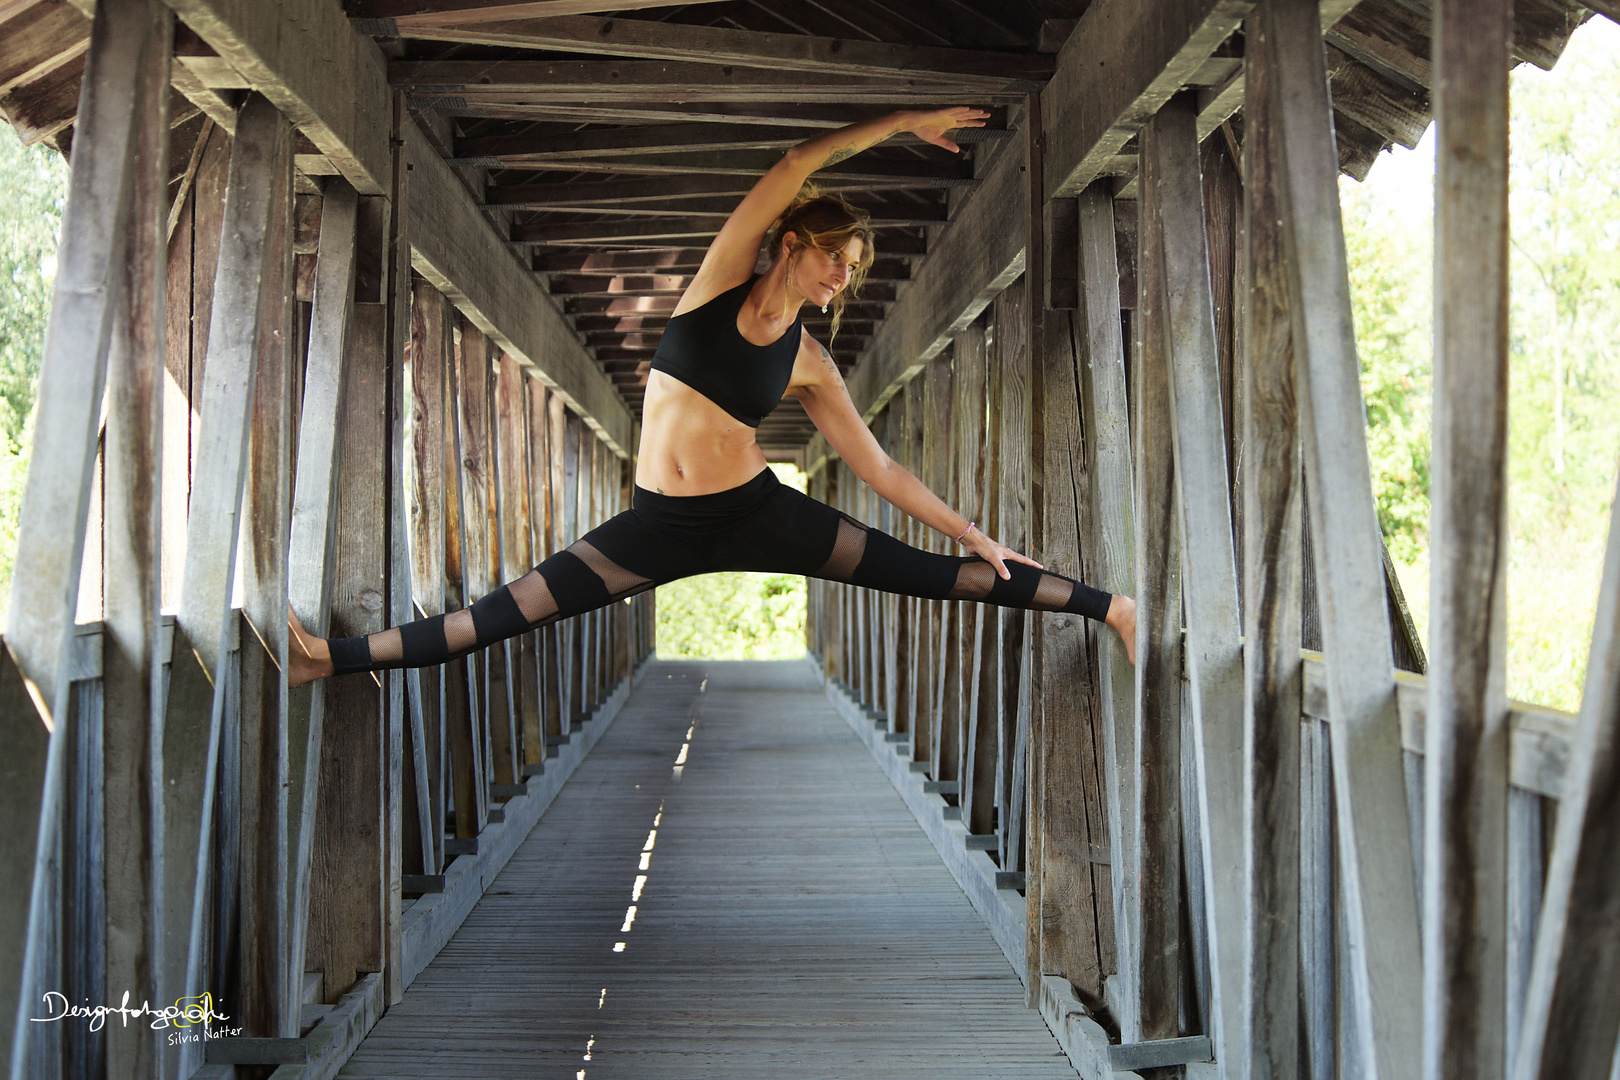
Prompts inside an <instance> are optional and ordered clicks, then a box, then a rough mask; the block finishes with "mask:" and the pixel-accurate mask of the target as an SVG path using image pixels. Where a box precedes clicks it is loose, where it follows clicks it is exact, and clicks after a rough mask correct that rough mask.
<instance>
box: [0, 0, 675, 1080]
mask: <svg viewBox="0 0 1620 1080" xmlns="http://www.w3.org/2000/svg"><path fill="white" fill-rule="evenodd" d="M173 37H174V31H173V19H172V16H170V15H169V14H167V11H166V9H164V8H162V7H161V6H160V5H158V4H154V3H149V2H147V0H103V3H101V4H100V5H99V10H98V14H97V17H96V20H95V24H94V31H93V37H92V41H91V45H90V51H89V55H88V59H87V68H86V75H85V82H84V89H83V93H82V98H81V107H80V113H79V119H78V126H77V138H76V144H75V150H74V155H73V170H72V175H71V183H70V194H69V200H68V208H67V213H66V217H65V221H64V229H63V239H62V249H61V265H62V271H61V273H60V275H59V276H58V278H57V282H56V296H55V307H54V309H53V315H52V323H51V327H50V331H49V336H48V340H47V344H46V358H45V362H44V368H45V373H44V375H43V377H42V379H41V385H40V390H39V402H40V404H39V410H40V411H39V423H38V428H37V430H38V435H37V437H36V439H35V443H34V447H33V451H32V465H31V472H30V475H29V482H28V489H27V495H26V498H25V505H24V508H23V512H22V524H21V535H20V541H19V546H18V552H17V557H16V564H15V565H16V579H15V580H16V584H15V586H14V589H13V593H12V599H11V606H10V612H9V630H8V633H7V634H6V637H5V646H6V648H5V650H4V653H3V654H0V731H3V733H4V741H5V743H6V745H7V747H8V750H7V755H6V758H7V764H6V767H5V769H6V776H5V783H4V784H3V785H0V787H3V790H4V793H3V795H0V806H3V809H4V813H3V817H4V820H5V822H6V829H5V830H4V834H5V837H6V839H5V841H4V846H3V850H4V859H5V862H4V867H5V871H6V872H5V875H4V880H3V881H0V1007H3V1008H0V1011H3V1012H4V1015H5V1016H6V1017H7V1018H8V1020H7V1022H8V1024H11V1025H12V1026H11V1031H10V1032H9V1037H8V1038H7V1039H6V1040H5V1045H6V1046H7V1047H8V1048H9V1049H8V1056H7V1060H6V1064H7V1069H8V1074H9V1075H10V1076H13V1077H29V1078H43V1077H53V1076H61V1077H70V1076H71V1077H80V1076H91V1075H103V1070H105V1075H116V1076H136V1075H141V1076H146V1075H150V1076H158V1075H162V1076H191V1075H194V1074H198V1073H199V1070H202V1071H204V1073H206V1074H217V1073H219V1071H220V1070H221V1069H224V1068H225V1067H226V1063H231V1062H235V1063H244V1064H252V1065H264V1066H268V1065H273V1064H276V1063H278V1062H295V1061H302V1060H305V1059H306V1058H311V1060H315V1059H319V1061H320V1063H321V1067H322V1068H335V1064H336V1062H339V1061H341V1058H342V1055H343V1054H345V1053H346V1052H347V1049H350V1048H352V1045H353V1042H354V1040H355V1039H356V1038H357V1037H358V1035H359V1034H362V1033H363V1032H364V1030H365V1029H366V1027H367V1026H369V1023H370V1022H371V1021H372V1020H374V1019H375V1017H376V1015H378V1014H379V1013H380V1012H381V1010H382V1009H383V1008H384V1007H386V1006H387V1005H388V1004H389V1003H391V1002H394V1001H397V1000H398V999H399V996H400V994H401V993H402V992H403V989H404V987H405V986H406V985H407V984H408V983H409V981H410V980H411V979H412V978H413V977H414V976H415V974H416V973H417V972H418V971H420V970H421V968H422V966H423V965H424V964H425V963H426V962H427V960H428V959H430V958H431V957H432V955H433V953H434V952H435V951H437V949H438V948H439V947H440V946H442V944H443V943H444V941H445V940H447V938H448V936H449V934H450V933H451V932H453V930H454V928H455V925H457V924H458V923H459V921H460V919H461V918H463V917H464V916H465V914H466V912H467V910H468V909H469V908H470V906H471V904H472V902H473V901H474V900H476V898H477V895H478V893H479V892H480V891H481V890H482V887H483V883H484V882H485V881H487V880H489V879H491V878H492V877H493V875H494V872H495V871H496V870H498V868H499V866H500V864H501V863H502V862H504V860H505V859H506V858H507V857H509V856H510V854H511V851H512V849H513V848H514V847H515V844H516V842H517V840H518V839H521V836H522V835H523V833H525V832H526V831H527V827H528V826H529V825H531V824H532V823H533V821H534V819H535V817H536V816H537V815H538V813H539V811H540V810H541V809H543V807H544V805H545V804H546V803H548V802H549V800H550V798H551V797H552V795H554V794H555V791H556V789H557V787H558V786H559V785H560V784H561V782H562V780H563V779H565V778H566V776H567V774H568V772H569V771H571V769H572V768H573V766H574V765H575V764H576V763H577V761H578V759H579V757H580V755H581V754H583V753H584V751H585V750H586V749H588V748H589V746H590V745H592V744H594V741H595V738H596V736H597V735H598V734H599V733H600V730H601V728H602V726H603V725H604V724H605V720H601V721H600V722H597V723H594V724H593V723H591V721H592V720H593V718H602V717H607V716H610V715H611V714H612V713H613V712H614V711H615V710H616V709H617V707H618V704H619V703H620V702H621V701H622V700H623V697H624V694H625V692H626V691H627V688H628V686H629V684H630V681H631V678H632V675H633V673H634V671H635V669H636V668H637V667H638V666H639V664H640V662H641V661H642V660H643V659H644V658H645V657H646V656H647V655H648V654H649V653H650V651H651V649H652V645H653V631H654V621H653V604H652V595H651V594H644V595H641V596H637V597H634V598H632V599H629V600H627V601H625V602H624V603H621V604H615V605H613V606H612V607H609V608H606V609H604V610H601V611H598V612H594V613H591V614H590V615H586V616H582V617H580V618H577V619H573V620H569V621H565V622H560V623H556V624H553V625H549V626H545V627H543V628H541V629H539V630H536V631H532V632H530V633H528V634H525V635H522V636H520V637H517V638H514V639H511V640H510V641H507V642H504V643H503V644H502V645H500V646H498V647H496V648H494V649H490V650H486V651H483V652H481V653H478V654H475V655H473V656H469V657H467V658H465V659H463V660H458V661H455V662H452V663H449V664H446V665H443V666H442V667H439V668H429V669H422V670H419V671H409V672H388V673H384V674H383V675H381V676H380V677H372V676H367V675H362V676H351V677H346V678H342V679H337V680H332V681H328V682H319V683H315V684H311V685H309V686H306V687H302V688H299V689H295V690H288V688H287V685H286V679H285V676H284V675H283V671H284V670H285V669H286V666H287V650H288V647H289V646H288V632H287V611H288V606H289V603H290V604H291V606H292V608H293V610H295V611H296V612H297V613H298V614H299V616H300V617H301V618H302V620H303V621H304V623H305V625H306V626H308V627H309V628H311V629H312V630H315V631H317V632H320V633H326V634H330V635H333V636H343V635H354V634H363V633H369V632H372V631H376V630H380V629H383V628H384V627H385V626H388V625H390V624H394V623H398V622H401V621H405V620H408V619H410V618H413V617H416V616H417V615H420V614H433V613H437V612H442V611H446V610H453V609H456V608H459V607H461V606H463V605H465V604H468V603H471V602H472V601H473V600H476V599H477V598H478V597H480V596H482V595H484V594H485V593H487V592H489V591H491V590H492V589H494V588H495V587H496V586H498V585H499V584H500V583H502V582H504V581H507V580H510V579H513V578H516V577H518V576H520V575H521V574H523V573H524V572H526V571H527V570H528V569H529V568H530V567H531V566H532V565H534V564H535V563H537V562H539V561H540V560H541V559H543V558H545V557H546V556H548V555H550V554H552V553H554V552H556V551H558V550H561V549H562V548H563V547H565V546H567V545H568V544H570V543H572V542H573V541H574V540H575V539H577V538H578V537H579V536H580V535H581V534H582V533H584V532H585V531H586V530H587V529H589V528H591V527H592V526H593V525H595V524H597V523H599V522H601V521H603V520H605V519H606V518H608V517H610V516H611V515H613V514H614V513H616V512H617V511H619V510H620V509H622V508H623V507H625V506H626V505H627V500H628V496H629V475H630V474H629V471H628V464H627V462H626V460H625V459H624V457H623V454H622V451H623V446H622V444H623V442H624V441H625V436H626V435H627V433H628V424H627V422H625V421H626V420H627V418H626V417H624V416H622V415H613V416H583V415H582V414H581V412H580V409H581V406H580V404H579V401H580V399H581V398H582V397H585V396H589V395H588V394H587V393H585V392H584V391H579V386H581V385H584V384H582V383H580V382H579V379H578V378H576V377H575V376H573V375H569V376H568V378H571V379H574V383H575V388H576V391H579V392H576V393H574V394H571V395H570V394H566V393H563V392H560V391H559V390H558V389H557V384H558V380H557V379H556V378H553V377H551V376H550V375H548V373H547V371H546V367H545V365H546V362H547V357H546V356H545V355H528V354H524V355H521V356H520V355H518V354H516V353H515V352H514V351H513V349H509V348H507V347H506V345H503V344H501V342H502V341H506V342H512V341H525V342H529V343H530V344H533V343H534V341H535V340H537V339H535V338H534V336H533V335H529V336H527V337H526V336H525V333H526V331H525V330H524V329H523V328H507V329H504V330H503V328H502V326H501V324H500V323H499V322H498V321H496V320H494V319H492V318H491V316H490V311H489V310H486V309H487V308H489V307H491V305H489V304H486V305H485V307H484V308H480V307H478V306H477V305H476V304H475V303H474V302H473V301H470V300H466V299H461V300H458V301H457V303H456V304H452V303H451V302H450V301H449V300H447V299H446V297H445V295H444V294H442V293H441V292H440V289H439V287H438V286H437V285H436V284H434V283H433V282H432V281H430V280H429V279H426V278H422V277H418V276H415V274H414V273H413V268H412V263H413V260H414V259H419V256H418V253H417V250H416V248H415V246H414V245H413V238H412V236H411V235H410V234H409V233H408V231H407V230H406V221H407V217H408V215H407V214H406V213H405V212H404V211H405V208H406V201H407V200H408V199H409V198H410V197H411V194H410V192H411V188H410V187H409V186H408V184H407V173H408V170H406V169H405V168H404V167H403V166H404V160H403V143H404V140H403V138H402V136H403V135H405V134H407V133H406V132H405V131H403V130H401V124H402V123H404V122H405V121H403V120H402V112H401V110H400V109H399V108H398V104H397V102H396V109H395V114H394V117H393V120H392V124H393V129H394V135H393V141H392V146H393V148H394V152H393V159H392V163H391V166H390V168H391V172H390V174H389V175H390V177H391V181H390V182H391V184H392V186H391V187H389V186H387V185H382V186H383V187H384V191H383V193H381V194H371V195H359V194H357V193H356V191H355V189H354V188H352V187H350V186H349V184H348V183H347V182H346V181H345V180H343V179H341V178H338V177H331V178H328V179H327V181H326V183H325V184H324V186H322V187H320V188H319V189H317V188H315V186H314V185H313V184H311V183H310V182H309V181H307V180H305V179H300V180H299V181H298V186H297V189H296V190H295V177H294V171H293V132H292V129H291V127H290V125H289V124H288V122H287V121H286V119H284V118H283V116H282V114H281V113H280V112H279V111H278V110H277V109H276V108H275V107H274V106H273V105H272V104H271V103H270V101H269V100H267V99H266V98H264V97H261V96H258V95H257V94H252V93H249V94H246V95H245V96H244V97H243V100H242V102H241V104H240V106H239V108H237V109H236V111H235V113H234V115H233V116H232V118H231V119H232V120H233V125H231V126H232V128H233V130H232V132H231V133H230V134H227V132H226V130H225V127H224V126H221V127H219V128H215V129H214V130H213V132H212V134H211V135H209V136H207V137H206V138H205V140H204V141H203V142H201V143H200V144H199V145H198V146H197V147H195V149H194V152H193V153H192V154H191V155H190V161H189V164H188V166H187V168H186V169H185V170H184V171H183V172H182V173H180V174H179V175H180V179H179V181H178V184H179V190H178V192H177V193H171V191H170V190H168V189H167V185H168V183H169V181H170V175H169V171H168V169H167V167H166V161H165V153H164V149H165V147H166V144H167V139H166V137H165V136H166V133H167V131H168V130H169V129H168V124H167V112H166V110H167V103H168V96H169V90H168V85H169V64H170V55H169V54H170V43H171V42H172V40H173ZM421 193H422V194H424V195H432V194H433V190H432V189H431V188H430V187H424V188H422V189H421ZM452 194H457V193H455V192H452ZM462 194H464V193H462ZM463 201H464V202H467V204H468V205H471V204H470V200H467V199H465V198H464V199H463ZM441 212H444V213H448V212H449V211H443V210H442V208H441ZM412 220H415V221H417V222H418V224H419V225H420V226H421V227H422V228H426V227H428V222H427V221H424V220H423V215H422V213H421V211H420V210H419V211H418V214H417V217H416V218H414V219H412ZM449 224H450V225H451V226H453V224H454V223H453V222H451V223H449ZM417 239H418V240H421V241H426V240H427V237H425V236H422V235H420V234H419V235H418V237H417ZM427 246H428V248H429V249H430V251H433V252H437V251H442V250H443V249H444V248H445V247H446V243H445V241H444V239H443V238H441V237H435V238H434V239H433V243H431V244H428V245H427ZM420 261H424V265H429V263H427V261H426V257H420ZM461 269H463V270H465V267H463V268H461ZM513 274H514V277H516V278H517V279H518V280H520V281H522V282H524V284H526V285H527V284H529V283H528V281H527V278H526V276H523V275H522V272H521V270H520V269H518V268H517V267H516V264H515V263H514V264H513ZM435 280H436V281H437V282H438V283H439V284H444V283H446V282H449V283H451V284H454V281H453V279H450V278H448V277H446V276H445V274H444V273H442V272H440V273H438V274H437V276H436V279H435ZM458 289H459V292H461V293H462V294H472V295H474V296H477V295H479V287H478V286H477V284H476V283H468V284H464V285H461V286H458ZM513 348H514V349H515V348H516V346H514V347H513ZM575 361H576V358H574V357H572V356H570V357H568V358H567V364H574V363H575ZM567 364H565V365H564V367H566V366H567ZM587 389H588V387H587ZM104 396H105V400H106V402H107V407H106V412H105V419H104V421H103V419H102V418H101V415H100V411H101V407H102V401H103V398H104ZM604 400H605V399H604ZM609 435H611V436H613V437H615V438H617V440H618V445H615V444H611V443H610V442H608V441H606V439H607V437H608V436H609ZM162 608H170V609H172V612H171V613H169V614H164V615H162V616H160V614H159V612H160V610H161V609H162ZM126 994H127V995H128V1002H127V1003H128V1005H129V1007H131V1008H140V1006H141V1005H142V1003H149V1004H150V1006H151V1008H153V1009H164V1008H167V1007H170V1006H173V1005H174V1004H175V1003H176V1002H191V1003H192V1004H196V1003H197V1002H198V1000H199V998H200V996H201V995H205V994H206V995H208V1001H209V1003H210V1006H211V1008H212V1009H213V1011H214V1014H215V1016H216V1017H217V1019H215V1020H214V1021H213V1022H212V1023H210V1024H208V1025H206V1026H207V1027H208V1028H209V1032H210V1034H212V1035H215V1036H220V1035H225V1036H228V1037H223V1038H210V1039H207V1040H204V1039H200V1038H199V1039H184V1038H179V1037H172V1036H179V1035H196V1034H198V1033H199V1032H200V1031H201V1030H202V1027H201V1026H199V1025H195V1024H193V1025H192V1026H189V1027H177V1026H176V1025H174V1024H172V1023H171V1024H168V1025H164V1026H162V1027H158V1028H154V1027H153V1025H152V1023H151V1018H150V1017H147V1018H144V1019H141V1018H131V1019H130V1021H129V1022H128V1023H125V1022H122V1021H121V1020H120V1019H119V1017H118V1015H113V1016H112V1017H110V1018H108V1019H107V1020H106V1021H105V1022H104V1023H92V1020H91V1018H88V1017H83V1016H73V1017H67V1018H64V1019H61V1020H58V1021H56V1022H43V1023H42V1022H37V1021H38V1020H39V1019H40V1018H42V1017H47V1018H48V1017H50V1016H52V1015H53V1013H56V1012H59V1011H60V1010H61V1008H62V1003H64V1002H65V1003H68V1004H71V1005H72V1006H73V1007H76V1008H78V1007H86V1006H88V1007H95V1006H102V1005H106V1006H110V1007H114V1008H116V1007H118V1006H119V1005H120V1004H121V1003H124V1000H125V995H126ZM57 995H59V996H57ZM227 1017H228V1019H225V1018H227ZM12 1018H15V1020H14V1023H13V1020H12ZM313 1029H318V1031H316V1030H313ZM305 1036H308V1037H307V1038H306V1037H305ZM311 1055H313V1057H311Z"/></svg>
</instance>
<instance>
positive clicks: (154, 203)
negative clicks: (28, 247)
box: [0, 3, 173, 1076]
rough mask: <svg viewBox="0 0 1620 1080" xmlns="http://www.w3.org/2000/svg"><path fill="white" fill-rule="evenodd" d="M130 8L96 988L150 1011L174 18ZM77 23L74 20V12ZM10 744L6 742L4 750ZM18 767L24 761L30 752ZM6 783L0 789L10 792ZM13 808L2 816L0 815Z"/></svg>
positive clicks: (108, 535)
mask: <svg viewBox="0 0 1620 1080" xmlns="http://www.w3.org/2000/svg"><path fill="white" fill-rule="evenodd" d="M135 7H136V9H137V10H140V9H144V10H145V14H146V17H147V19H148V20H149V21H150V22H151V23H152V24H153V25H152V28H151V29H150V30H149V31H147V33H146V34H145V35H144V37H145V41H146V48H147V50H148V54H149V55H148V56H146V57H145V58H144V65H143V66H144V71H143V72H142V75H141V83H140V84H138V86H137V93H138V95H139V96H138V98H137V102H138V104H137V106H136V110H135V114H136V115H135V123H136V129H135V135H134V141H135V143H136V145H138V146H141V147H143V151H142V153H141V154H140V155H139V156H138V157H137V159H136V162H135V172H134V175H133V178H132V179H133V187H132V194H131V199H130V207H129V213H130V219H131V220H130V228H129V237H128V240H127V244H128V247H127V251H126V254H125V257H124V259H123V263H122V265H121V266H119V267H118V268H117V269H118V275H119V278H120V280H119V291H120V292H121V294H122V296H123V297H124V300H123V302H122V303H121V304H119V305H118V306H117V309H116V313H115V321H114V323H113V328H112V339H111V343H110V347H109V355H108V371H107V423H106V431H105V443H104V446H103V450H102V462H103V469H104V472H103V484H102V491H103V496H102V498H103V505H102V518H103V520H104V521H106V522H112V523H116V524H115V525H114V527H112V528H106V529H104V530H103V537H102V567H101V571H102V572H101V580H102V598H103V610H104V614H103V625H104V630H103V633H102V638H101V642H102V658H101V686H102V695H103V698H102V721H101V722H102V728H103V734H102V740H103V741H102V750H101V759H102V763H103V769H104V777H103V780H102V808H101V814H102V822H103V825H102V827H103V830H104V832H103V841H102V842H103V844H104V854H103V859H104V878H103V881H104V888H105V895H106V901H105V909H106V946H105V948H106V964H105V969H104V970H105V976H104V979H105V981H104V982H103V984H102V985H104V986H122V987H128V988H129V991H130V997H131V1000H136V999H144V1000H149V1001H158V1000H161V998H160V997H159V996H158V979H157V975H158V970H159V967H160V963H161V961H160V958H161V956H162V920H161V915H162V912H161V910H160V909H159V908H158V907H157V905H156V904H154V903H153V900H154V899H155V898H156V897H157V895H158V883H159V882H160V881H161V880H162V874H163V867H162V850H163V849H162V844H161V839H160V836H161V834H160V831H159V830H160V829H161V826H162V821H161V819H160V818H159V817H158V814H157V807H156V806H155V805H154V804H153V799H152V794H153V792H154V791H155V790H157V783H156V781H157V777H156V775H155V774H156V772H157V763H158V758H157V754H156V746H155V743H156V741H157V738H158V736H159V734H160V732H161V731H162V728H161V727H160V724H161V715H162V713H161V697H160V694H161V687H162V685H163V674H162V667H163V659H164V657H163V645H162V625H161V621H162V617H161V615H160V613H159V608H160V602H161V597H160V594H159V565H160V562H161V554H160V549H161V528H160V520H161V516H162V514H161V498H160V490H159V477H160V476H161V475H162V456H163V367H162V363H161V360H160V359H156V358H161V357H162V356H163V355H164V348H165V332H166V328H165V325H164V323H165V318H164V316H165V314H166V312H165V306H166V299H167V297H166V295H165V294H166V291H167V290H166V286H167V284H168V273H167V261H168V260H167V247H168V245H167V243H166V242H165V241H166V233H165V230H164V226H165V224H166V218H167V216H168V190H167V189H168V176H167V172H168V169H167V155H166V153H165V152H164V151H165V149H166V144H167V142H168V130H167V127H168V123H167V121H168V108H167V105H168V100H169V91H168V82H169V78H168V75H169V55H168V52H169V42H170V41H171V40H172V39H173V17H172V16H171V15H170V14H169V13H168V11H167V9H165V8H163V7H162V6H161V5H158V4H150V3H149V4H140V5H135ZM34 10H36V11H38V10H40V9H39V8H36V9H34ZM46 10H49V9H46ZM58 10H65V11H71V9H69V8H62V9H58ZM73 15H74V18H75V19H77V18H79V16H78V14H77V13H76V12H74V13H73ZM114 17H116V16H114ZM81 25H82V22H81ZM151 151H155V152H151ZM6 707H8V708H9V704H8V706H6ZM31 712H32V710H23V711H21V718H23V719H26V720H27V721H28V722H31V723H34V724H37V723H38V720H37V719H36V717H34V716H31V715H29V713H31ZM7 735H8V736H9V735H10V732H7ZM9 745H13V744H11V743H10V742H9V739H8V746H9ZM24 745H25V746H26V744H24ZM19 756H22V757H23V758H24V760H26V755H19ZM11 780H12V778H11V777H6V778H5V782H6V783H7V784H8V786H9V785H10V783H11ZM17 789H18V790H19V791H20V792H21V793H23V794H24V795H27V794H37V790H35V789H31V788H30V786H29V785H25V784H19V785H17ZM10 809H11V807H10V806H9V805H6V806H5V810H6V812H7V813H8V814H9V812H10ZM36 813H37V810H36ZM7 820H8V821H9V820H13V819H11V818H9V817H8V818H7ZM14 827H15V826H14ZM28 839H30V840H31V839H33V838H32V837H31V836H29V837H28ZM6 865H8V866H9V865H11V864H10V863H9V862H8V863H7V864H6ZM80 914H81V916H82V915H86V914H90V913H88V912H81V913H80ZM10 974H11V973H10V972H9V971H8V972H6V973H5V975H4V976H0V977H10ZM30 1004H32V1003H30ZM4 1015H7V1014H6V1013H4V1012H0V1016H4ZM163 1039H164V1036H163V1034H162V1033H160V1032H157V1031H154V1030H152V1029H151V1028H150V1026H149V1025H146V1024H137V1025H133V1026H132V1027H129V1028H125V1027H124V1026H123V1025H122V1024H119V1025H115V1026H113V1027H112V1028H109V1029H107V1032H106V1055H107V1074H108V1075H109V1076H143V1075H158V1074H159V1071H160V1062H161V1061H162V1057H163V1045H162V1044H163Z"/></svg>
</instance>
